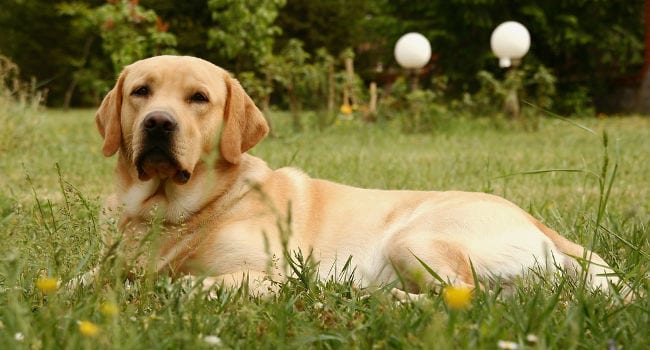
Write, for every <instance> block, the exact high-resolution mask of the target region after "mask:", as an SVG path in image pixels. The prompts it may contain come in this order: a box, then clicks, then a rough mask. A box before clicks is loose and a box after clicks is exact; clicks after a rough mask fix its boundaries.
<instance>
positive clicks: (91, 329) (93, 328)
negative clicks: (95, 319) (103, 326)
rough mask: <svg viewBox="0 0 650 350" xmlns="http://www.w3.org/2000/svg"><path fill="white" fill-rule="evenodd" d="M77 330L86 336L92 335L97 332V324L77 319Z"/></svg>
mask: <svg viewBox="0 0 650 350" xmlns="http://www.w3.org/2000/svg"><path fill="white" fill-rule="evenodd" d="M79 332H81V334H83V335H85V336H86V337H94V336H96V335H97V333H99V326H97V325H96V324H94V323H92V322H90V321H79Z"/></svg>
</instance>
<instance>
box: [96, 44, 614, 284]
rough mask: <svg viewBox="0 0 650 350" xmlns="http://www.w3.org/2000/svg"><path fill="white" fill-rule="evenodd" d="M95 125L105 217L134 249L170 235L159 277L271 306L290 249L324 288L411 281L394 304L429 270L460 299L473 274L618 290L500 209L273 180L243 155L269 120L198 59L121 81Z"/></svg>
mask: <svg viewBox="0 0 650 350" xmlns="http://www.w3.org/2000/svg"><path fill="white" fill-rule="evenodd" d="M96 122H97V127H98V129H99V132H100V134H101V136H102V137H103V139H104V143H103V147H102V152H103V154H104V156H106V157H110V156H112V155H114V154H115V153H118V156H117V167H116V170H115V175H116V179H117V186H116V190H115V193H114V194H113V195H112V196H111V197H110V198H109V199H108V200H107V203H106V206H105V208H104V214H105V215H109V216H116V217H119V219H118V222H119V227H120V229H121V232H122V233H123V235H124V240H125V241H126V242H128V243H129V244H133V245H134V246H135V245H138V243H139V240H140V239H142V237H143V236H144V235H145V234H146V233H147V232H148V231H149V230H150V225H151V224H152V222H156V220H157V219H156V218H158V222H162V227H163V229H162V232H161V233H160V237H159V244H157V245H153V246H152V248H151V249H152V250H153V251H152V252H151V253H152V254H153V256H155V261H156V267H155V268H156V269H157V271H164V272H166V273H170V274H172V275H174V276H185V275H189V276H209V277H208V278H206V279H205V280H204V282H203V283H204V284H205V285H208V286H209V285H212V284H221V285H225V286H233V287H236V286H240V285H241V284H242V283H243V282H248V283H249V288H251V291H252V292H254V293H267V292H268V290H269V282H268V281H269V277H271V279H273V278H277V277H278V276H280V275H282V272H281V271H280V272H278V271H276V270H277V269H275V268H274V267H273V266H274V264H273V263H274V262H275V265H277V264H278V263H279V262H280V261H282V259H283V256H284V255H283V247H284V246H288V249H289V250H291V251H297V250H300V251H302V252H303V253H304V254H305V255H308V254H311V258H312V259H313V260H314V261H316V262H318V264H319V265H318V266H319V273H320V278H323V279H326V278H329V277H330V275H331V274H332V273H334V272H333V271H341V270H342V269H343V266H344V265H345V264H346V263H348V266H349V267H350V271H353V272H354V277H353V278H354V279H355V281H356V282H357V283H358V284H359V285H360V286H364V287H368V286H380V285H386V284H389V283H392V282H396V281H401V283H399V284H397V285H398V288H399V289H400V291H398V293H417V292H420V291H421V290H422V289H421V288H422V287H431V286H432V285H435V284H436V283H437V282H439V281H438V280H437V279H436V278H434V277H433V276H432V275H431V274H430V273H427V272H426V269H425V268H424V267H423V264H426V265H427V266H428V267H429V268H430V269H432V270H433V271H435V273H436V274H437V275H438V276H437V277H441V278H442V279H444V280H445V281H446V282H448V283H451V284H455V285H467V286H473V285H474V278H473V271H475V272H476V274H477V276H478V277H479V279H480V280H488V281H489V280H494V279H495V278H496V279H499V280H503V281H507V280H511V279H512V278H514V277H516V276H520V275H522V274H524V273H525V272H527V271H528V270H530V269H536V268H540V267H541V268H543V269H546V270H547V271H549V272H551V273H552V272H555V271H557V270H558V267H561V269H560V270H566V271H569V272H571V273H574V274H575V273H578V274H579V273H581V272H582V271H583V269H584V267H586V271H584V273H585V274H586V277H587V280H588V283H589V284H590V285H591V286H592V287H593V288H597V289H607V287H608V285H609V283H610V282H612V283H617V282H618V279H617V277H616V276H615V275H614V274H613V271H612V270H611V269H610V268H609V267H608V265H607V263H606V262H605V261H603V259H601V258H600V257H599V256H598V255H596V254H594V253H592V252H590V251H588V250H587V249H585V248H583V247H582V246H580V245H578V244H575V243H573V242H571V241H569V240H567V239H565V238H563V237H562V236H560V235H559V234H558V233H556V232H555V231H553V230H552V229H550V228H548V227H546V226H544V225H543V224H542V223H540V222H539V221H537V220H536V219H535V218H533V217H532V216H530V215H529V214H527V213H526V212H524V211H523V210H522V209H520V208H519V207H517V206H516V205H514V204H512V203H511V202H509V201H507V200H505V199H503V198H500V197H497V196H494V195H489V194H484V193H469V192H456V191H454V192H417V191H385V190H375V189H361V188H354V187H350V186H346V185H341V184H337V183H333V182H329V181H326V180H317V179H312V178H309V177H308V176H307V175H305V174H304V173H302V172H301V171H300V170H297V169H293V168H282V169H278V170H272V169H270V168H269V167H268V166H267V165H266V163H264V161H262V160H261V159H258V158H256V157H253V156H251V155H249V154H247V153H246V151H248V150H249V149H250V148H252V147H253V146H255V145H256V144H257V143H258V142H260V140H261V139H262V138H264V136H265V135H266V134H267V131H268V126H267V123H266V121H265V119H264V117H263V115H262V113H261V112H260V111H259V109H258V108H257V107H256V106H255V104H254V103H253V101H251V99H250V97H249V96H248V95H247V94H246V93H245V92H244V90H243V89H242V87H241V86H240V84H239V83H238V82H237V80H235V79H233V78H232V77H231V76H230V74H229V73H228V72H226V71H225V70H223V69H221V68H219V67H217V66H215V65H213V64H211V63H209V62H207V61H204V60H202V59H199V58H194V57H179V56H159V57H153V58H149V59H145V60H141V61H138V62H136V63H134V64H132V65H130V66H128V67H126V68H124V71H123V72H122V73H121V74H120V76H119V79H118V80H117V84H116V85H115V87H114V88H113V89H112V90H111V91H110V92H109V93H108V95H107V96H106V98H105V99H104V101H103V102H102V105H101V107H100V108H99V110H98V111H97V115H96ZM289 216H290V218H289ZM283 225H285V226H288V227H284V228H282V227H283ZM281 228H282V229H281ZM287 232H288V233H289V234H288V235H287V234H286V233H287ZM283 237H284V238H286V239H288V241H287V240H285V241H284V244H285V245H283ZM402 295H405V294H402Z"/></svg>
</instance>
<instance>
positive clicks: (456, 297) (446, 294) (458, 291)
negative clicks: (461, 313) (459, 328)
mask: <svg viewBox="0 0 650 350" xmlns="http://www.w3.org/2000/svg"><path fill="white" fill-rule="evenodd" d="M442 297H443V298H444V299H445V303H446V304H447V306H448V307H449V308H450V309H455V310H458V309H465V308H467V307H469V305H470V303H471V302H472V289H471V288H467V287H454V286H449V287H446V288H445V289H444V290H443V291H442Z"/></svg>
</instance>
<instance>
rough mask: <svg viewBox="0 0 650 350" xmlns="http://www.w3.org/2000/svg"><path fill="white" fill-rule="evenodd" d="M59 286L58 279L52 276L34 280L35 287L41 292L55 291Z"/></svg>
mask: <svg viewBox="0 0 650 350" xmlns="http://www.w3.org/2000/svg"><path fill="white" fill-rule="evenodd" d="M58 286H59V280H58V279H57V278H54V277H43V278H39V279H37V280H36V288H38V290H40V291H41V292H42V293H43V294H48V293H52V292H54V291H56V288H57V287H58Z"/></svg>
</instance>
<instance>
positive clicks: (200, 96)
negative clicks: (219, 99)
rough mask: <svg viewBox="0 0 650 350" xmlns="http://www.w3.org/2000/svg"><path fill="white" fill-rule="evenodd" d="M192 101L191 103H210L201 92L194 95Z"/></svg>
mask: <svg viewBox="0 0 650 350" xmlns="http://www.w3.org/2000/svg"><path fill="white" fill-rule="evenodd" d="M190 101H191V102H200V103H204V102H210V101H209V100H208V97H207V96H205V94H203V93H201V92H197V93H195V94H194V95H192V97H190Z"/></svg>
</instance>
